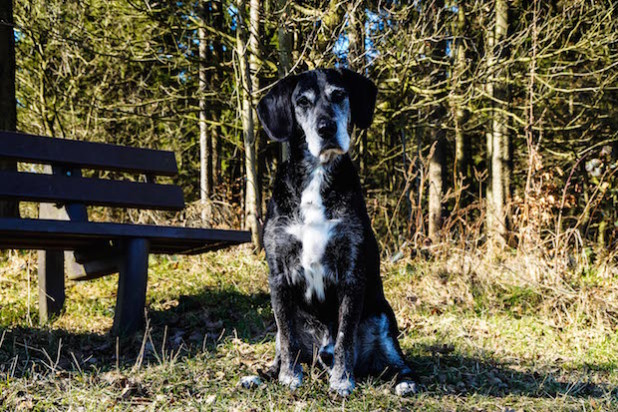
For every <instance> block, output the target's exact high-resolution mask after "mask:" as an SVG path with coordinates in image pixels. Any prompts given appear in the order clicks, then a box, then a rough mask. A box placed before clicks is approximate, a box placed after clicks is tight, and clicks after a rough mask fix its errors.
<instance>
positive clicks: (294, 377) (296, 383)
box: [279, 367, 303, 390]
mask: <svg viewBox="0 0 618 412" xmlns="http://www.w3.org/2000/svg"><path fill="white" fill-rule="evenodd" d="M279 383H281V384H282V385H285V386H287V387H288V388H290V389H291V390H295V389H297V388H298V387H300V385H302V384H303V370H302V368H300V367H298V368H296V370H295V371H291V370H288V371H285V370H283V369H281V371H280V372H279Z"/></svg>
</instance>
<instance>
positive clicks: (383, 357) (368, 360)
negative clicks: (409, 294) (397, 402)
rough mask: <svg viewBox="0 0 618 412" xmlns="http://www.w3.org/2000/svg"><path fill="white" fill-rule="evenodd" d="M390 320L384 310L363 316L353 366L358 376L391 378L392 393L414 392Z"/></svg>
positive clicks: (396, 332) (395, 327)
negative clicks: (394, 382) (392, 384)
mask: <svg viewBox="0 0 618 412" xmlns="http://www.w3.org/2000/svg"><path fill="white" fill-rule="evenodd" d="M389 314H390V315H391V316H389ZM393 322H396V321H395V318H394V314H392V312H388V311H387V312H385V313H381V314H379V315H376V316H372V317H370V318H368V319H365V320H364V321H363V322H362V323H361V324H360V325H359V333H358V340H357V351H356V352H357V359H356V368H355V369H356V370H357V371H358V373H359V374H361V375H378V376H381V377H382V378H384V379H391V378H395V379H396V384H395V392H396V393H397V394H398V395H400V396H404V395H407V394H410V393H414V392H416V385H415V384H414V381H413V377H414V373H413V371H412V369H411V368H410V367H409V366H408V364H407V362H406V360H405V357H404V356H403V352H402V351H401V348H400V346H399V341H398V340H397V335H398V330H397V325H396V323H393Z"/></svg>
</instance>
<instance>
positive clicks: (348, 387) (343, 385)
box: [330, 378, 354, 396]
mask: <svg viewBox="0 0 618 412" xmlns="http://www.w3.org/2000/svg"><path fill="white" fill-rule="evenodd" d="M330 390H331V391H332V392H337V395H339V396H350V394H352V391H353V390H354V379H353V378H341V379H332V378H331V380H330Z"/></svg>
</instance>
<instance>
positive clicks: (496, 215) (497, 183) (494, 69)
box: [487, 0, 509, 246]
mask: <svg viewBox="0 0 618 412" xmlns="http://www.w3.org/2000/svg"><path fill="white" fill-rule="evenodd" d="M507 17H508V5H507V3H506V0H496V2H495V17H494V19H495V24H494V30H493V33H490V34H489V39H488V40H489V41H488V53H489V56H488V59H487V61H488V75H489V82H488V94H489V95H490V96H492V97H493V101H492V105H493V106H494V110H493V111H492V119H491V129H490V131H489V133H488V136H487V145H488V147H487V153H488V160H489V168H490V174H489V175H490V183H489V184H490V186H491V190H490V192H488V196H487V231H488V238H489V241H490V245H496V246H502V245H503V244H504V241H505V237H506V229H507V227H506V213H505V204H506V190H505V182H506V181H507V176H508V175H507V174H506V169H507V155H508V153H509V135H508V128H507V122H508V119H507V117H506V115H505V114H504V113H503V111H502V110H504V108H501V107H498V104H499V103H497V102H496V101H498V102H504V101H505V100H506V86H504V79H503V78H504V77H505V72H504V69H500V70H499V69H498V68H499V64H500V61H501V59H502V58H503V56H502V55H503V49H504V47H505V44H504V40H505V38H506V34H507V21H508V20H507ZM496 109H502V110H496ZM507 184H508V183H507ZM488 190H489V187H488Z"/></svg>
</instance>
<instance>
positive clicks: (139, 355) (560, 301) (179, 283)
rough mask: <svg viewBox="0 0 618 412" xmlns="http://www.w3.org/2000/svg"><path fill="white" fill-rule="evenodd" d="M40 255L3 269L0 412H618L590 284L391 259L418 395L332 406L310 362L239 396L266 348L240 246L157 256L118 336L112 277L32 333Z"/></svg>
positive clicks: (611, 363)
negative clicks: (137, 318) (282, 382)
mask: <svg viewBox="0 0 618 412" xmlns="http://www.w3.org/2000/svg"><path fill="white" fill-rule="evenodd" d="M35 256H36V255H35V254H33V253H15V252H11V253H10V254H8V255H5V256H4V257H3V258H2V260H0V405H1V406H0V410H41V411H50V410H84V411H90V410H97V411H98V410H157V411H158V410H177V411H188V410H226V411H227V410H237V411H247V410H255V411H266V410H298V411H306V410H369V411H373V410H398V411H399V410H403V411H406V410H410V411H415V410H422V411H520V410H521V411H552V412H556V411H562V410H572V411H613V410H618V397H617V396H616V394H615V391H614V388H615V387H616V385H617V384H618V373H617V372H616V370H617V368H616V367H617V366H618V350H617V348H618V333H617V332H616V327H615V324H614V322H613V320H612V319H613V318H612V311H611V308H612V305H610V304H608V303H607V302H606V303H603V302H601V301H603V300H605V301H607V300H608V299H611V296H613V295H603V294H602V293H601V292H600V291H603V290H604V289H595V290H592V291H590V290H589V289H587V288H588V287H593V286H594V285H592V286H591V285H589V283H590V282H589V281H586V282H587V283H586V282H581V283H578V284H577V287H581V290H579V289H572V288H571V289H569V291H564V292H561V290H562V289H561V287H560V285H556V284H555V282H554V281H552V282H553V283H552V282H549V283H548V282H547V280H546V279H545V280H542V281H538V282H536V283H535V282H534V281H531V280H530V279H531V278H528V277H526V275H525V274H526V273H528V272H527V271H526V270H523V269H522V272H517V276H514V275H513V276H511V277H509V275H508V273H510V272H513V270H512V269H513V268H512V267H510V268H509V267H508V265H509V262H501V263H495V262H493V263H491V262H490V263H487V262H486V261H480V260H475V261H474V264H473V265H472V266H471V267H466V268H464V267H463V266H461V267H460V266H457V265H453V264H452V263H450V262H447V261H445V262H435V261H434V262H426V261H421V260H415V261H413V260H402V261H400V262H398V263H397V264H386V265H384V268H383V279H384V284H385V289H386V293H387V297H388V298H389V300H390V301H391V303H392V305H393V308H394V310H395V313H396V315H397V318H398V321H399V324H400V327H401V329H402V335H401V343H402V347H403V349H404V351H405V353H406V355H407V356H408V358H409V360H410V363H411V364H412V365H413V366H414V368H415V370H416V371H417V373H418V383H419V386H420V389H421V390H420V393H419V394H417V395H415V396H411V397H408V398H399V397H397V396H395V395H394V394H393V392H392V383H391V382H382V381H379V380H375V379H370V380H368V381H362V382H359V384H358V387H357V390H356V391H355V392H354V394H353V395H352V396H351V397H350V398H349V399H347V400H341V399H338V398H335V397H333V396H332V395H331V394H330V393H329V392H328V380H327V378H326V376H325V375H324V372H323V371H321V370H319V369H317V368H311V367H305V375H306V378H305V384H304V386H303V387H302V388H301V389H300V390H298V391H296V392H295V393H290V392H289V391H288V390H287V389H285V388H283V387H280V386H279V385H277V384H275V383H268V384H265V385H262V387H260V388H259V389H257V390H254V391H249V390H243V389H240V388H238V387H237V382H238V380H239V378H240V377H241V376H243V375H245V374H253V373H255V371H256V370H257V369H259V368H263V367H265V366H266V365H267V364H268V363H269V362H270V360H271V359H272V357H273V355H274V338H273V334H274V330H275V327H274V322H273V318H272V312H271V309H270V300H269V296H268V287H267V267H266V264H265V262H264V259H263V258H262V257H255V256H254V255H252V254H251V253H250V252H249V251H248V249H244V248H238V249H235V250H230V251H225V252H217V253H211V254H207V255H204V256H200V257H189V258H188V257H155V258H151V259H152V260H151V268H150V272H149V276H150V278H149V285H148V298H147V302H148V319H149V329H148V332H147V333H146V334H140V335H139V336H135V337H133V338H130V339H128V340H124V341H117V340H116V339H114V338H112V337H110V336H109V335H107V331H108V330H109V328H110V326H111V323H112V316H113V308H114V304H115V289H116V280H117V279H116V277H115V276H110V277H106V278H102V279H98V280H94V281H89V282H81V283H73V282H68V283H67V302H66V305H65V307H66V310H65V312H64V313H63V314H62V315H61V316H60V317H59V318H58V319H56V320H55V321H54V322H53V323H51V324H48V325H46V326H39V325H38V315H37V310H38V308H37V299H38V298H37V284H36V283H37V282H36V267H35V265H36V259H35ZM505 268H506V269H505ZM507 269H508V270H507ZM554 280H555V279H554ZM569 281H570V282H572V279H570V280H569ZM548 285H549V286H548ZM551 285H553V286H551ZM550 286H551V287H550ZM608 296H610V297H609V298H608ZM610 303H611V302H610ZM604 305H605V306H604ZM607 307H609V309H607ZM603 308H606V311H605V312H603V310H604V309H603Z"/></svg>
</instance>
